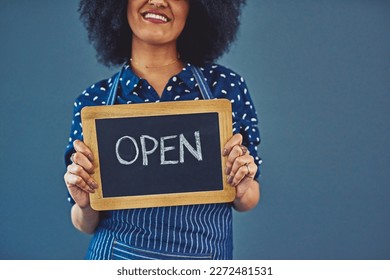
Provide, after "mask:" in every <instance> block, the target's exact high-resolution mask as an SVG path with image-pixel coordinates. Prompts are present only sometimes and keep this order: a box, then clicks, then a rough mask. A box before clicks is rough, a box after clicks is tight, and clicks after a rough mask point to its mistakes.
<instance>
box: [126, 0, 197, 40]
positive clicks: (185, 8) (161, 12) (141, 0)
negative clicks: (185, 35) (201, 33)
mask: <svg viewBox="0 0 390 280" xmlns="http://www.w3.org/2000/svg"><path fill="white" fill-rule="evenodd" d="M188 12H189V0H150V1H148V0H128V5H127V19H128V22H129V25H130V28H131V30H132V32H133V40H134V39H138V40H141V41H143V42H145V43H148V44H153V45H159V44H167V43H173V42H174V43H176V40H177V38H178V37H179V35H180V33H181V32H182V31H183V28H184V25H185V23H186V19H187V15H188Z"/></svg>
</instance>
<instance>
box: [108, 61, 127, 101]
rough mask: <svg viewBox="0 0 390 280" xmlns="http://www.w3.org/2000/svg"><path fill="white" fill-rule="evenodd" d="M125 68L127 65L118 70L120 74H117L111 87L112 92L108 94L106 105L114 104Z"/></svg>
mask: <svg viewBox="0 0 390 280" xmlns="http://www.w3.org/2000/svg"><path fill="white" fill-rule="evenodd" d="M124 69H125V66H124V65H123V66H122V69H121V71H120V72H118V74H116V76H115V78H114V82H113V83H112V86H111V89H110V93H109V94H108V97H107V101H106V105H114V103H115V98H116V93H117V91H118V84H119V79H120V77H121V76H122V73H123V71H124Z"/></svg>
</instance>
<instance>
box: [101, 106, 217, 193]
mask: <svg viewBox="0 0 390 280" xmlns="http://www.w3.org/2000/svg"><path fill="white" fill-rule="evenodd" d="M96 132H97V139H98V149H99V161H100V166H101V180H102V185H104V186H105V188H104V190H103V196H104V197H121V196H134V195H152V194H166V193H178V192H197V191H215V190H222V189H223V182H222V175H221V171H220V170H221V156H220V155H221V147H220V143H219V138H220V135H219V128H218V114H217V113H202V114H187V115H180V116H178V115H165V116H152V117H132V118H120V119H99V120H96Z"/></svg>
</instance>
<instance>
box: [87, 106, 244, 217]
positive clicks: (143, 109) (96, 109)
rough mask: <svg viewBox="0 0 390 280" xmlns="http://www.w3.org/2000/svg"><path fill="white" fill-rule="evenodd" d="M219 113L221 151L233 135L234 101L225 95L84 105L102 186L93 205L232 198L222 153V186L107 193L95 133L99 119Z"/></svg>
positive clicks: (112, 207)
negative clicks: (198, 98) (165, 191)
mask: <svg viewBox="0 0 390 280" xmlns="http://www.w3.org/2000/svg"><path fill="white" fill-rule="evenodd" d="M210 112H213V113H215V112H216V113H218V121H219V135H220V141H219V142H220V148H221V151H220V153H219V154H222V149H223V147H224V145H225V143H226V142H227V140H228V139H229V138H230V137H231V136H232V110H231V103H230V101H229V100H226V99H219V100H216V99H215V100H197V101H180V102H161V103H146V104H129V105H111V106H91V107H85V108H83V110H82V112H81V118H82V124H83V135H84V142H85V143H86V145H88V146H89V147H90V149H91V150H92V153H93V155H94V158H95V161H94V166H95V169H94V174H92V177H93V179H94V180H95V182H97V184H98V186H99V188H98V189H97V190H96V191H95V193H93V194H90V201H91V207H92V208H93V209H95V210H115V209H130V208H147V207H160V206H176V205H191V204H205V203H223V202H231V201H233V200H234V198H235V193H236V190H235V188H234V187H232V186H230V185H228V184H227V183H226V175H225V174H224V170H225V163H226V158H225V157H222V155H221V163H222V166H221V173H222V181H223V190H218V191H200V192H183V193H169V194H157V195H155V194H153V195H137V196H124V197H104V196H103V189H104V188H105V186H102V180H101V173H100V171H101V170H100V162H99V148H98V141H97V133H96V125H95V124H96V120H98V119H115V118H124V117H126V118H128V117H139V116H164V115H185V114H197V113H210Z"/></svg>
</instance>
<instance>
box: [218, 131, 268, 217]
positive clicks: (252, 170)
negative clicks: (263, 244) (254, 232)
mask: <svg viewBox="0 0 390 280" xmlns="http://www.w3.org/2000/svg"><path fill="white" fill-rule="evenodd" d="M223 156H225V157H226V158H227V160H226V169H225V174H226V175H228V177H227V182H228V183H229V184H231V185H232V186H233V187H236V199H235V200H234V203H233V205H234V207H235V208H236V209H237V210H238V211H247V210H249V209H251V208H253V207H255V206H256V204H257V203H258V201H259V198H260V190H259V183H258V182H257V181H255V180H254V176H255V175H256V172H257V165H256V163H255V162H254V158H253V156H251V155H250V154H249V151H248V148H247V147H245V146H243V145H242V135H241V134H235V135H233V136H232V138H230V139H229V140H228V141H227V143H226V144H225V147H224V150H223Z"/></svg>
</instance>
